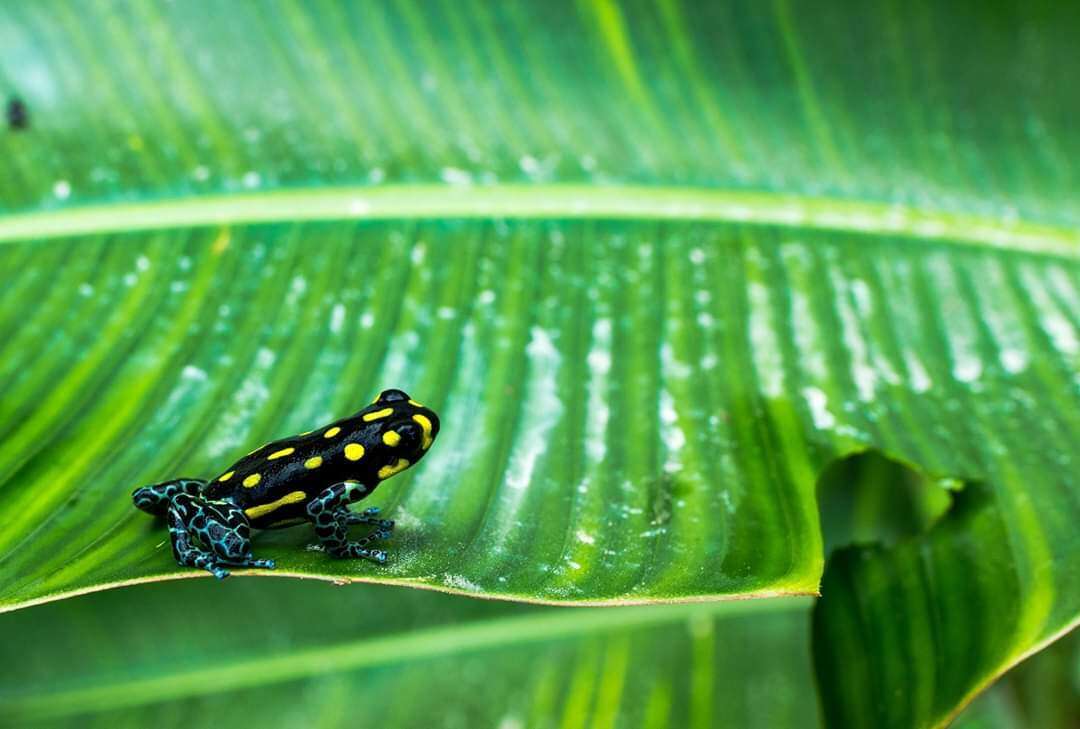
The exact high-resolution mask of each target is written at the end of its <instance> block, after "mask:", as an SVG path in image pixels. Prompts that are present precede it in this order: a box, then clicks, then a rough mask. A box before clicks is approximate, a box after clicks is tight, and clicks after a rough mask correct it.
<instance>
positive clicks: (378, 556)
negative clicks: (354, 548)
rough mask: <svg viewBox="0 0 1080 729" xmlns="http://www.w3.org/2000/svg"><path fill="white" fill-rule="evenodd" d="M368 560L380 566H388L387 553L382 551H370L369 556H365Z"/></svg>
mask: <svg viewBox="0 0 1080 729" xmlns="http://www.w3.org/2000/svg"><path fill="white" fill-rule="evenodd" d="M365 556H366V557H367V558H368V559H370V560H373V561H375V562H378V563H379V564H386V552H384V551H382V550H381V549H371V550H368V554H367V555H365Z"/></svg>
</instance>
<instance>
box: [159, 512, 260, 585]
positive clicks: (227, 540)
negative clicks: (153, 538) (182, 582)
mask: <svg viewBox="0 0 1080 729" xmlns="http://www.w3.org/2000/svg"><path fill="white" fill-rule="evenodd" d="M169 533H170V534H171V535H172V543H173V554H174V555H175V556H176V561H177V562H178V563H180V564H182V565H185V566H189V567H199V568H202V569H205V570H208V571H209V572H211V573H213V575H214V576H215V577H217V578H218V579H224V578H225V577H228V576H229V571H228V570H226V569H225V568H224V565H228V566H232V567H264V568H267V569H273V568H274V561H273V560H270V559H255V558H254V557H253V556H252V554H251V540H250V535H251V526H250V524H249V523H248V520H247V517H246V516H245V515H244V512H243V511H242V510H241V509H240V507H238V506H236V505H235V504H232V503H229V502H227V501H205V500H203V499H201V498H199V497H195V496H189V495H188V494H180V495H178V496H177V497H176V498H174V499H173V503H172V505H171V506H170V507H169ZM193 537H194V538H195V539H198V540H199V542H201V543H202V544H203V545H204V546H205V547H207V548H208V550H203V549H199V548H198V547H196V546H194V545H193V544H192V538H193Z"/></svg>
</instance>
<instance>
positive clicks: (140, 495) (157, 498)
mask: <svg viewBox="0 0 1080 729" xmlns="http://www.w3.org/2000/svg"><path fill="white" fill-rule="evenodd" d="M205 487H206V481H202V480H200V479H197V478H177V479H174V480H172V481H164V482H162V483H156V484H154V485H153V486H143V487H142V488H139V489H135V491H134V492H133V493H132V494H131V500H132V501H134V502H135V506H137V507H139V508H140V509H142V510H143V511H145V512H147V513H148V514H153V515H154V516H165V514H166V513H167V512H168V511H169V506H170V505H171V504H172V502H173V499H175V498H176V497H177V496H179V495H180V494H187V495H188V496H198V495H199V494H200V493H202V490H203V489H204V488H205Z"/></svg>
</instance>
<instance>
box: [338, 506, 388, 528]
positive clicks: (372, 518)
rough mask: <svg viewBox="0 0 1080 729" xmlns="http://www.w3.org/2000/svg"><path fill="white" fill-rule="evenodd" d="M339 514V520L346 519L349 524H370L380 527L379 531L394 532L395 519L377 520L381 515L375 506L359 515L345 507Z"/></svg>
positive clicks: (339, 510)
mask: <svg viewBox="0 0 1080 729" xmlns="http://www.w3.org/2000/svg"><path fill="white" fill-rule="evenodd" d="M337 513H338V514H339V517H338V518H342V519H345V522H346V523H347V524H370V525H372V526H377V527H379V529H381V530H383V531H388V532H393V531H394V520H393V519H377V518H376V517H377V516H378V515H379V507H377V506H373V507H371V508H370V509H364V510H363V511H362V512H360V513H359V514H357V513H355V512H352V511H349V509H348V507H345V506H343V507H341V508H340V509H338V511H337Z"/></svg>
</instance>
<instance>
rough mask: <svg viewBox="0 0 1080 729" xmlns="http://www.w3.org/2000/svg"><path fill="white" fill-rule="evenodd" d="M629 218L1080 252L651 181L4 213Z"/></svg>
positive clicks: (981, 224)
mask: <svg viewBox="0 0 1080 729" xmlns="http://www.w3.org/2000/svg"><path fill="white" fill-rule="evenodd" d="M439 218H457V219H464V218H471V219H496V218H498V219H583V218H590V219H619V220H675V221H687V222H693V221H698V222H723V223H742V224H751V225H770V226H779V227H786V228H801V229H802V228H805V229H816V230H832V231H837V232H843V233H854V234H867V235H890V236H897V237H902V238H911V239H920V240H929V241H938V242H951V243H956V244H961V245H969V246H982V247H991V248H1003V249H1008V250H1014V251H1022V252H1027V253H1035V254H1046V255H1055V256H1064V257H1068V258H1073V259H1076V258H1080V231H1078V230H1076V229H1074V228H1070V227H1067V226H1064V225H1052V224H1044V223H1037V222H1033V221H1029V220H1017V219H1011V218H1010V219H1004V218H995V217H992V216H987V215H977V214H971V213H962V212H947V211H941V210H930V209H923V208H918V207H911V206H904V205H898V204H894V203H884V202H875V201H863V200H849V199H843V198H829V197H813V196H805V195H793V194H784V193H777V192H752V191H743V190H718V189H705V188H692V187H650V186H645V185H637V186H634V185H624V186H596V185H572V184H544V185H520V184H505V185H476V186H473V185H443V184H430V185H424V184H416V185H385V186H379V187H369V186H368V187H365V186H358V187H319V188H307V189H305V188H295V189H280V190H266V191H258V192H243V193H224V194H218V195H206V196H196V197H186V198H176V199H166V200H156V201H145V202H120V203H103V204H93V205H86V206H80V207H70V208H63V209H56V210H39V211H32V212H24V213H14V214H9V215H6V216H0V243H8V242H14V241H22V240H47V239H52V238H62V237H73V236H82V235H91V234H108V233H122V232H131V231H142V230H161V229H168V228H189V227H203V226H221V225H242V224H252V223H276V222H286V221H291V222H300V221H330V220H392V219H407V220H426V219H439Z"/></svg>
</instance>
